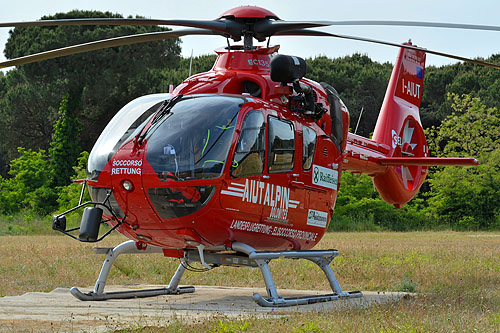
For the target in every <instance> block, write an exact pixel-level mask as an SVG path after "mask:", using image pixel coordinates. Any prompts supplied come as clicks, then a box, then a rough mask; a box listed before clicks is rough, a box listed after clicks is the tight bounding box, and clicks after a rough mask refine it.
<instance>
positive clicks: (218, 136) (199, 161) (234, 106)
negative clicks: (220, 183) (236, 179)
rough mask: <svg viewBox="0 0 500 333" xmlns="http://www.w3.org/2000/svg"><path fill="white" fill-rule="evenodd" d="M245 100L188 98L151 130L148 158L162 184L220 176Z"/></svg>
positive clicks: (220, 97) (211, 97)
mask: <svg viewBox="0 0 500 333" xmlns="http://www.w3.org/2000/svg"><path fill="white" fill-rule="evenodd" d="M244 103H245V99H244V98H240V97H232V96H207V95H203V96H187V97H184V99H183V100H181V101H179V102H178V103H177V104H175V105H174V106H173V107H172V109H171V110H170V111H169V113H168V114H167V115H166V116H164V118H163V119H162V120H161V121H159V122H158V123H157V124H155V125H153V126H154V128H152V129H150V130H149V134H148V136H147V137H146V141H147V153H146V159H147V161H148V162H149V164H150V165H151V166H152V167H153V169H154V170H155V172H156V174H157V175H158V177H160V179H161V180H163V181H174V180H191V179H208V178H216V177H218V176H220V174H221V173H222V170H223V169H224V165H225V163H226V160H227V156H228V153H229V148H230V146H231V141H232V138H233V135H234V129H235V126H236V121H237V116H238V111H239V110H240V108H241V107H242V105H243V104H244Z"/></svg>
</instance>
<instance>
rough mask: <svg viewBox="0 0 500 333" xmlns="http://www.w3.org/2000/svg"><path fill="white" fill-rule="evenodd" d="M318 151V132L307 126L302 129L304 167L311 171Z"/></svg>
mask: <svg viewBox="0 0 500 333" xmlns="http://www.w3.org/2000/svg"><path fill="white" fill-rule="evenodd" d="M315 149H316V132H315V131H314V130H313V129H312V128H309V127H307V126H303V127H302V167H303V168H304V170H309V169H311V166H312V163H313V159H314V151H315Z"/></svg>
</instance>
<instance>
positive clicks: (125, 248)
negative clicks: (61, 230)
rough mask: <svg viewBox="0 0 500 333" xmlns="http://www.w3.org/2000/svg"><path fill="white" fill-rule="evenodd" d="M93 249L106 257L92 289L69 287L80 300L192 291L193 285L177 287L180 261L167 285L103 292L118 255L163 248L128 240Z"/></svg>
mask: <svg viewBox="0 0 500 333" xmlns="http://www.w3.org/2000/svg"><path fill="white" fill-rule="evenodd" d="M94 251H95V252H96V253H98V254H106V259H105V260H104V263H103V264H102V268H101V272H100V273H99V278H98V279H97V282H96V284H95V287H94V290H93V291H90V292H88V293H83V292H81V291H80V290H79V289H78V288H77V287H73V288H71V289H70V292H71V294H72V295H73V296H75V297H76V298H78V299H79V300H81V301H105V300H108V299H129V298H142V297H151V296H160V295H172V294H184V293H192V292H194V287H179V282H180V280H181V278H182V275H183V274H184V271H185V270H186V268H185V265H183V264H182V263H181V264H180V265H179V267H178V268H177V271H176V272H175V274H174V276H173V277H172V279H171V280H170V283H169V285H168V286H167V287H165V288H157V289H143V290H132V291H116V292H109V293H105V292H104V287H105V286H106V281H107V279H108V275H109V272H110V270H111V267H112V266H113V263H114V262H115V260H116V258H117V257H118V256H119V255H121V254H133V253H163V250H162V248H161V247H156V246H151V245H148V246H147V247H146V248H145V249H138V248H137V245H136V242H135V241H132V240H130V241H126V242H124V243H121V244H120V245H118V246H116V247H115V248H95V249H94Z"/></svg>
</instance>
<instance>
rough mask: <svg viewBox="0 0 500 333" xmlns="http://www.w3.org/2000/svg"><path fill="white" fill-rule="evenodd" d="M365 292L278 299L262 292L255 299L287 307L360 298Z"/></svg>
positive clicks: (272, 305) (271, 304)
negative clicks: (263, 294) (265, 295)
mask: <svg viewBox="0 0 500 333" xmlns="http://www.w3.org/2000/svg"><path fill="white" fill-rule="evenodd" d="M362 296H363V294H362V293H361V292H360V291H350V292H347V293H343V294H342V295H339V294H326V295H311V296H300V297H278V299H277V300H274V299H271V298H264V297H262V296H261V295H260V294H258V293H255V294H253V296H252V298H253V300H254V301H255V302H256V303H257V304H259V305H260V306H263V307H287V306H297V305H307V304H315V303H324V302H330V301H335V300H338V299H344V298H360V297H362Z"/></svg>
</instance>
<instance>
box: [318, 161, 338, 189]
mask: <svg viewBox="0 0 500 333" xmlns="http://www.w3.org/2000/svg"><path fill="white" fill-rule="evenodd" d="M338 180H339V172H338V171H337V170H332V169H328V168H325V167H322V166H319V165H314V166H313V174H312V183H313V184H314V185H319V186H323V187H328V188H331V189H333V190H336V189H337V183H338Z"/></svg>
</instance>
